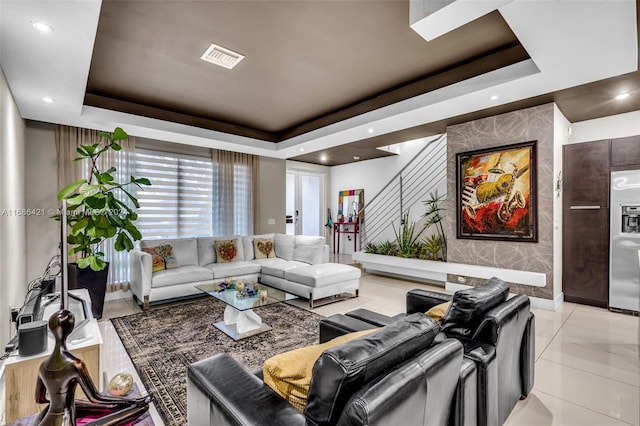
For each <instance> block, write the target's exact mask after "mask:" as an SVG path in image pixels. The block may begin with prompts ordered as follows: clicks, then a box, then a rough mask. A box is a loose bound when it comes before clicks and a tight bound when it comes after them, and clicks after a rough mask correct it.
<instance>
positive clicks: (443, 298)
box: [407, 289, 453, 314]
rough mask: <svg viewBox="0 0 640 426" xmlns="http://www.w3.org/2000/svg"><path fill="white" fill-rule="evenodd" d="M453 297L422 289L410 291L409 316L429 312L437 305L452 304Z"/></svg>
mask: <svg viewBox="0 0 640 426" xmlns="http://www.w3.org/2000/svg"><path fill="white" fill-rule="evenodd" d="M452 298H453V296H451V295H449V294H444V293H438V292H436V291H428V290H421V289H414V290H410V291H409V292H408V293H407V314H414V313H416V312H422V313H424V312H427V311H428V310H429V309H431V308H433V307H434V306H436V305H439V304H441V303H445V302H451V299H452Z"/></svg>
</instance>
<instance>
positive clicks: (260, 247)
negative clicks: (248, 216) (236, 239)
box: [253, 238, 276, 259]
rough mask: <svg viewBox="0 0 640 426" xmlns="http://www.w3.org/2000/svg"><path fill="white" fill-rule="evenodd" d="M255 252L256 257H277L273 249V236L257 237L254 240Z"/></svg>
mask: <svg viewBox="0 0 640 426" xmlns="http://www.w3.org/2000/svg"><path fill="white" fill-rule="evenodd" d="M253 253H254V256H255V258H256V259H268V258H271V257H276V252H275V250H274V249H273V238H256V239H254V240H253Z"/></svg>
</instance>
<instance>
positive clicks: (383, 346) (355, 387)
mask: <svg viewBox="0 0 640 426" xmlns="http://www.w3.org/2000/svg"><path fill="white" fill-rule="evenodd" d="M463 372H464V376H463V377H461V376H462V375H463ZM475 383H476V376H475V366H474V365H473V363H472V362H469V361H468V360H465V359H464V356H463V345H462V344H461V342H459V341H458V340H456V339H449V338H446V336H445V335H444V334H442V333H440V325H439V324H438V323H437V322H436V321H434V320H432V319H430V318H428V317H427V316H425V315H424V314H421V313H420V314H414V315H407V316H405V317H404V318H401V319H399V320H398V321H396V322H394V323H393V324H390V325H388V326H386V327H384V328H382V329H380V330H379V331H376V332H373V333H371V334H368V335H366V336H362V337H360V338H358V339H355V340H352V341H349V342H347V343H344V344H342V345H339V346H335V347H334V348H332V349H328V350H326V351H325V352H323V354H322V355H321V356H320V358H319V359H318V360H317V361H316V363H315V365H314V367H313V378H312V381H311V385H310V389H309V394H308V402H307V405H306V407H305V409H304V411H303V412H300V411H298V410H297V409H295V408H294V407H293V406H292V405H290V404H289V403H288V402H287V401H286V400H285V399H283V398H282V397H280V396H279V395H278V394H277V393H276V392H275V391H273V390H272V389H271V388H270V387H268V386H267V385H265V384H264V383H263V381H262V380H261V378H260V377H259V375H256V374H253V373H251V372H249V371H247V370H246V369H245V368H244V367H242V366H241V365H240V364H238V363H237V362H236V361H234V360H233V359H232V358H231V357H230V356H229V355H227V354H218V355H215V356H213V357H211V358H208V359H206V360H203V361H200V362H197V363H194V364H192V365H190V366H189V369H188V371H187V401H188V407H187V411H188V420H189V425H190V426H205V425H206V426H208V425H216V426H218V425H282V426H285V425H286V426H294V425H319V426H329V425H407V426H413V425H416V426H417V425H442V426H445V425H449V424H451V423H452V421H453V419H455V418H460V417H462V416H460V415H459V414H458V413H459V411H460V410H461V409H463V407H462V405H461V403H462V401H464V399H465V398H464V397H465V395H468V396H469V398H474V397H475V395H476V389H475ZM467 385H469V386H471V388H470V389H466V390H465V387H466V386H467Z"/></svg>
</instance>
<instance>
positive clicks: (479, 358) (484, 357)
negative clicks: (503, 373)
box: [458, 338, 500, 426]
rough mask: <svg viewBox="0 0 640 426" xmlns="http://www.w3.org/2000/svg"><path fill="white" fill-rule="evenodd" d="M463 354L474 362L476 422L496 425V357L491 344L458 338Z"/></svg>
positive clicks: (494, 349)
mask: <svg viewBox="0 0 640 426" xmlns="http://www.w3.org/2000/svg"><path fill="white" fill-rule="evenodd" d="M458 340H460V341H461V342H462V345H463V346H464V356H465V358H467V359H468V360H470V361H473V362H474V363H475V364H476V369H477V374H478V382H477V383H478V399H477V416H478V418H477V421H478V422H477V424H478V425H482V426H491V425H498V424H500V422H499V417H500V416H499V411H498V398H499V395H498V359H497V354H496V348H495V347H494V346H493V345H490V344H486V343H482V342H477V341H475V340H470V339H460V338H458Z"/></svg>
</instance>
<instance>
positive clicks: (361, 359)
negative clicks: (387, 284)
mask: <svg viewBox="0 0 640 426" xmlns="http://www.w3.org/2000/svg"><path fill="white" fill-rule="evenodd" d="M439 330H440V325H439V324H438V323H437V322H436V321H434V320H432V319H431V318H429V317H427V316H425V315H424V314H422V313H415V314H411V315H407V316H406V317H404V318H402V319H400V320H398V321H396V322H394V323H392V324H390V325H388V326H386V327H384V328H382V329H380V330H379V331H376V332H374V333H371V334H368V335H366V336H362V337H359V338H357V339H355V340H352V341H350V342H347V343H345V344H342V345H339V346H336V347H334V348H331V349H328V350H325V351H324V352H323V353H322V355H320V357H319V358H318V361H316V363H315V365H314V366H313V373H312V379H311V385H310V386H309V398H308V401H309V402H308V403H307V406H306V408H305V410H304V414H305V416H307V417H308V418H310V419H311V420H312V421H313V422H315V423H317V424H323V423H330V424H335V423H336V422H337V419H338V416H339V415H340V413H341V412H342V409H343V408H344V405H345V404H346V403H347V401H348V400H349V398H350V397H351V396H352V395H353V394H354V393H355V392H356V391H357V390H358V389H360V388H362V387H363V386H364V385H365V384H367V383H369V382H371V381H372V380H374V379H375V378H376V377H378V376H380V375H381V374H383V373H385V372H386V371H389V370H391V369H393V368H395V367H397V366H398V365H399V364H400V363H402V362H404V361H406V360H407V359H409V358H411V357H413V356H415V355H416V354H417V353H418V352H420V351H422V350H424V349H426V348H428V347H429V346H430V345H431V343H432V342H433V339H434V338H435V336H436V335H437V334H438V331H439Z"/></svg>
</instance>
